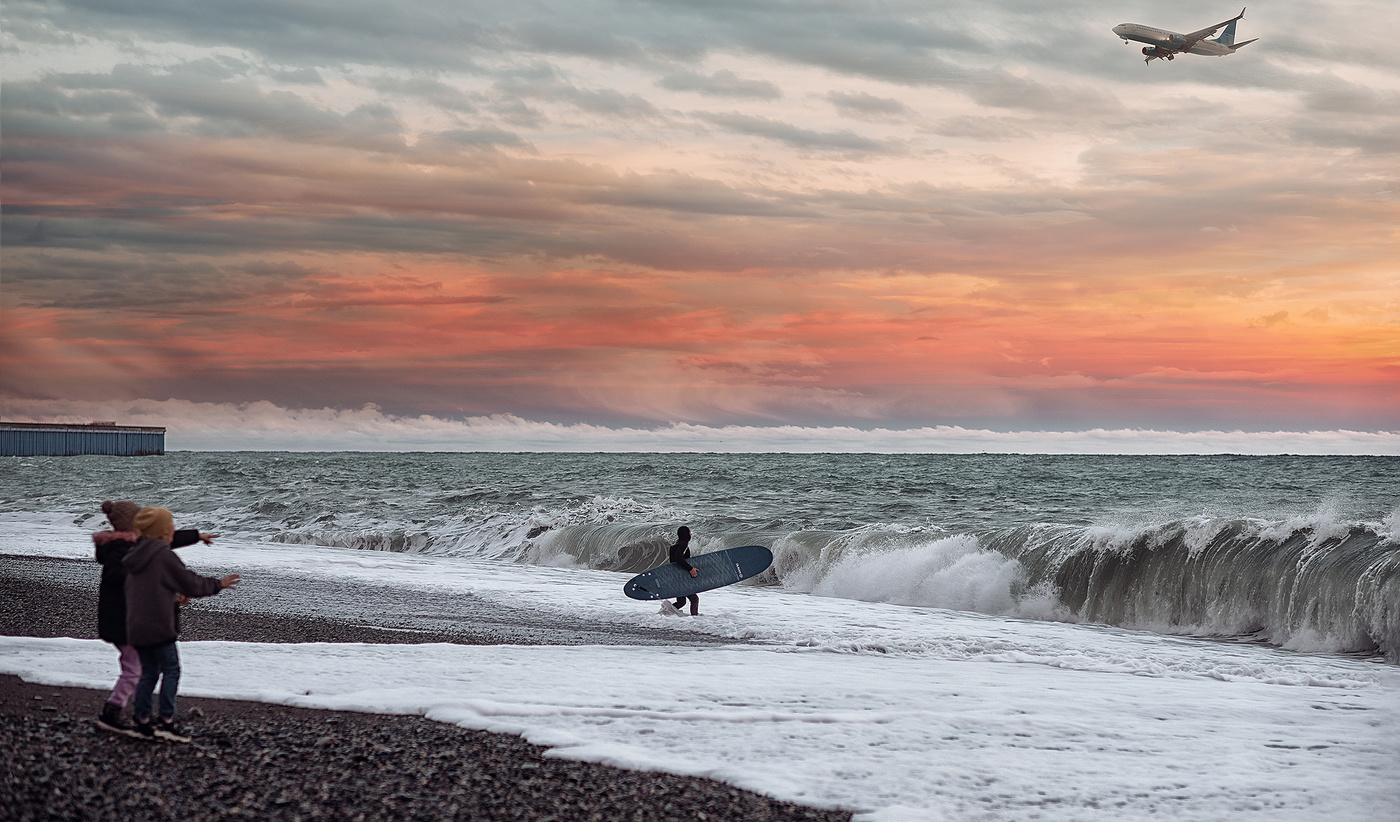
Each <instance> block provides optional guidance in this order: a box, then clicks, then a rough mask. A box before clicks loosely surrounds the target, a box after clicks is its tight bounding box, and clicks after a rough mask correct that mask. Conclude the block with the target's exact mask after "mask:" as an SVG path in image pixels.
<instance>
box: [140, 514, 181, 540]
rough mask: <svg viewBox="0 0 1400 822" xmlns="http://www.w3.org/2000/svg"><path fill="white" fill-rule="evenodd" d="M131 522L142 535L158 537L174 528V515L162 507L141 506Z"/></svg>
mask: <svg viewBox="0 0 1400 822" xmlns="http://www.w3.org/2000/svg"><path fill="white" fill-rule="evenodd" d="M133 524H134V525H135V526H136V530H138V531H140V532H141V535H142V536H146V537H152V538H154V539H160V538H161V537H164V536H165V535H166V534H168V533H170V532H171V531H174V530H175V515H174V514H171V513H170V512H169V511H167V510H166V509H164V508H142V509H141V510H140V511H137V512H136V519H135V520H134V521H133Z"/></svg>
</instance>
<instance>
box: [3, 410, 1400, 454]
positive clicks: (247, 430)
mask: <svg viewBox="0 0 1400 822" xmlns="http://www.w3.org/2000/svg"><path fill="white" fill-rule="evenodd" d="M10 405H11V410H10V414H9V417H10V419H11V420H12V421H19V422H22V421H30V420H32V421H41V422H87V421H89V420H91V419H97V418H102V419H112V418H114V417H115V418H117V419H119V420H120V421H121V423H122V424H124V425H163V426H166V427H167V428H168V429H169V430H168V433H167V448H169V449H171V450H192V451H494V452H514V451H539V452H594V451H605V452H641V453H650V452H658V453H660V452H670V453H674V452H706V453H771V452H782V453H798V454H803V453H882V454H883V453H888V454H925V453H926V454H979V453H988V454H1249V455H1267V454H1301V455H1339V456H1347V455H1356V456H1400V431H1372V432H1364V431H1345V430H1334V431H1255V432H1247V431H1239V430H1234V431H1220V430H1215V431H1194V432H1180V431H1157V430H1143V429H1117V430H1105V429H1095V430H1088V431H991V430H986V429H970V428H962V427H958V426H931V427H923V428H910V429H886V428H873V429H860V428H854V427H849V426H834V427H816V426H797V425H780V426H739V425H730V426H704V425H692V424H687V423H672V424H670V425H665V426H656V427H647V428H629V427H608V426H600V425H586V424H577V423H576V424H558V423H549V422H537V421H530V420H525V419H521V418H519V417H514V416H511V415H493V416H488V417H471V418H467V419H445V418H440V417H433V416H428V415H419V416H404V417H400V416H395V415H392V414H386V413H383V412H382V411H380V410H379V409H377V408H375V407H373V406H366V407H364V408H359V409H352V410H339V409H330V408H321V409H291V408H283V407H280V406H277V405H274V404H272V403H269V402H256V403H192V402H187V401H184V400H166V401H162V402H157V401H152V400H136V401H130V402H120V403H84V402H72V401H45V402H21V403H11V404H10Z"/></svg>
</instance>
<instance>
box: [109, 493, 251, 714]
mask: <svg viewBox="0 0 1400 822" xmlns="http://www.w3.org/2000/svg"><path fill="white" fill-rule="evenodd" d="M133 524H135V526H136V529H137V530H138V531H140V532H141V539H140V540H138V541H137V542H136V544H135V545H133V546H131V550H129V551H127V553H126V557H125V558H124V559H123V560H122V565H123V566H124V567H125V568H126V635H127V640H128V641H129V642H130V643H131V644H132V645H134V646H135V647H136V652H137V654H138V655H139V656H140V657H141V679H140V681H139V682H137V684H136V704H135V713H136V716H135V719H136V732H137V733H138V734H140V735H141V736H144V737H147V738H150V737H156V736H159V737H162V738H164V739H169V740H171V741H175V742H188V741H189V737H187V736H185V735H183V734H182V733H180V729H179V728H177V727H176V725H175V694H176V692H177V691H179V689H180V655H179V653H178V652H177V651H176V650H175V639H176V638H177V637H178V636H179V635H180V621H179V620H180V616H179V605H178V604H177V602H176V598H177V597H178V596H179V595H181V594H183V595H184V596H186V597H208V596H213V595H214V594H217V593H219V592H220V591H222V590H223V589H225V588H232V587H233V586H235V585H237V584H238V574H229V575H228V576H226V577H224V578H222V579H214V578H213V577H202V576H200V575H199V574H196V573H195V572H193V571H191V570H190V569H188V568H186V567H185V563H183V562H181V561H180V558H179V557H178V556H176V555H175V551H174V550H173V549H172V548H171V541H172V540H174V538H175V521H174V517H173V516H172V515H171V513H170V512H169V511H167V510H166V509H164V508H142V509H141V510H140V511H138V512H137V514H136V517H135V518H134V520H133ZM158 679H159V680H160V719H159V721H157V722H152V721H151V708H152V707H153V702H154V698H155V689H156V680H158Z"/></svg>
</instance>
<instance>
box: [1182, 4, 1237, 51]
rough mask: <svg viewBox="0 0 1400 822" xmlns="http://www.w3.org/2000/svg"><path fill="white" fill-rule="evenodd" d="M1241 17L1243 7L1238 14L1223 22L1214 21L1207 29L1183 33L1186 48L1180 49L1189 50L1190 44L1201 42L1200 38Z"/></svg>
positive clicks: (1208, 35) (1204, 37)
mask: <svg viewBox="0 0 1400 822" xmlns="http://www.w3.org/2000/svg"><path fill="white" fill-rule="evenodd" d="M1243 19H1244V9H1240V13H1239V15H1237V16H1235V17H1231V18H1230V19H1229V20H1226V21H1225V22H1223V23H1216V24H1215V25H1213V26H1211V27H1210V28H1208V29H1201V30H1200V31H1193V32H1191V33H1190V34H1187V35H1183V36H1184V37H1185V38H1186V48H1185V49H1182V51H1189V50H1190V49H1191V47H1192V46H1194V45H1196V44H1197V43H1199V42H1201V41H1202V40H1204V39H1206V38H1207V37H1210V36H1211V35H1212V34H1215V33H1216V32H1217V31H1220V30H1221V29H1223V28H1225V27H1226V26H1228V25H1230V24H1231V23H1233V22H1235V21H1236V20H1243ZM1172 45H1173V46H1175V45H1176V44H1175V43H1173V44H1172Z"/></svg>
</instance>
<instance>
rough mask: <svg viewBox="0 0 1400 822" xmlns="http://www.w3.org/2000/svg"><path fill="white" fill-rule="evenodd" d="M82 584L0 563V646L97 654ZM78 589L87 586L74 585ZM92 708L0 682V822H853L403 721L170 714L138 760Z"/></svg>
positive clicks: (351, 715) (192, 634)
mask: <svg viewBox="0 0 1400 822" xmlns="http://www.w3.org/2000/svg"><path fill="white" fill-rule="evenodd" d="M88 571H90V572H91V573H90V574H85V573H84V572H88ZM96 571H97V566H96V565H95V564H84V563H78V562H74V561H67V560H35V559H32V558H19V557H12V556H0V634H5V635H9V636H36V637H57V636H71V637H75V638H79V639H87V638H94V637H95V636H96V620H95V616H94V611H95V603H96V580H97V573H96ZM86 576H90V577H91V585H90V586H85V585H84V584H83V582H82V580H83V579H84V577H86ZM229 601H232V598H231V597H230V598H229ZM184 619H185V627H184V634H183V636H182V639H184V640H217V639H237V640H242V641H257V642H306V641H323V642H396V643H404V642H429V641H431V642H453V643H468V644H473V643H474V644H485V643H490V642H492V641H497V633H496V631H497V629H496V628H494V627H492V626H489V625H487V626H484V627H481V628H480V629H473V627H472V626H471V625H470V624H463V623H458V624H457V625H456V626H455V629H454V630H450V631H448V630H443V631H436V632H434V631H432V630H427V629H423V628H421V627H420V628H415V629H413V630H405V629H402V628H386V627H380V626H373V625H352V624H347V623H345V622H338V621H336V620H334V619H327V618H318V617H312V616H307V615H292V616H287V615H279V614H273V613H261V614H260V613H256V612H252V611H247V610H240V611H234V610H228V609H226V608H225V609H219V608H213V607H200V606H199V605H196V606H194V607H190V608H187V609H186V614H185V617H184ZM538 633H539V632H538V631H537V634H538ZM536 638H539V636H537V637H536ZM115 674H116V655H115V653H114V654H113V675H114V678H115ZM105 697H106V693H104V692H101V691H94V690H88V689H83V688H65V687H54V686H49V685H38V684H33V683H27V682H25V681H23V680H21V679H20V678H19V677H15V676H8V675H0V749H3V750H4V751H5V752H6V754H5V757H4V758H3V764H0V808H3V809H5V810H4V814H5V817H6V818H12V819H19V820H40V819H44V820H51V819H73V820H78V819H82V820H88V819H92V820H96V819H113V820H115V819H122V820H163V819H180V820H188V821H190V822H198V821H199V820H214V819H266V820H311V819H336V820H376V819H384V820H389V819H395V820H401V819H422V820H429V819H431V820H450V819H460V820H533V821H536V822H546V821H547V820H554V821H555V822H571V821H572V820H668V819H695V820H733V821H734V822H740V820H751V821H753V820H757V821H759V822H762V821H763V820H774V821H775V822H776V820H822V821H823V822H827V821H830V822H836V820H849V819H850V818H851V814H850V813H846V812H841V811H832V810H821V809H814V808H808V807H803V806H801V805H795V804H792V803H787V802H780V801H778V800H775V799H772V798H769V797H765V796H762V795H759V794H756V793H752V792H748V791H744V790H740V789H738V788H734V787H731V786H728V785H725V784H722V783H719V782H714V781H711V780H707V779H701V778H695V777H685V776H674V775H669V774H663V773H656V772H641V771H630V770H623V769H618V768H612V767H608V766H604V765H598V764H593V763H587V762H576V761H570V760H565V759H558V758H550V757H547V756H545V755H544V752H545V749H544V748H541V747H539V746H537V745H532V744H530V743H528V742H525V741H524V740H522V739H520V738H519V737H514V736H510V735H506V734H496V733H488V732H484V731H474V730H467V729H462V728H458V727H456V726H452V725H447V724H444V723H440V722H434V721H431V720H427V719H424V718H422V717H417V716H389V715H375V714H362V713H355V712H349V711H319V710H311V709H306V708H297V707H289V706H279V705H269V704H263V703H255V702H242V701H234V700H219V699H203V698H196V697H181V698H180V721H181V724H182V725H183V726H184V728H185V729H186V730H187V731H188V732H189V734H190V735H191V737H192V738H193V742H191V743H189V744H186V745H178V744H172V743H166V742H148V741H144V740H136V739H131V738H129V737H125V736H120V735H115V734H111V733H108V732H104V731H100V730H98V729H97V727H96V725H95V723H94V722H93V719H94V718H95V717H96V715H97V712H98V709H99V708H100V706H101V703H102V701H103V699H104V698H105Z"/></svg>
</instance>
